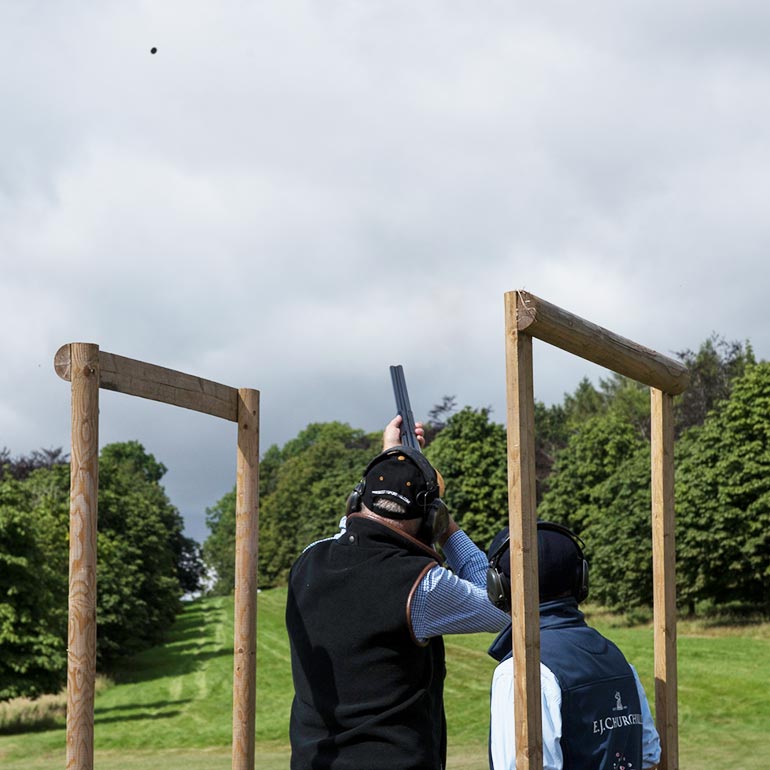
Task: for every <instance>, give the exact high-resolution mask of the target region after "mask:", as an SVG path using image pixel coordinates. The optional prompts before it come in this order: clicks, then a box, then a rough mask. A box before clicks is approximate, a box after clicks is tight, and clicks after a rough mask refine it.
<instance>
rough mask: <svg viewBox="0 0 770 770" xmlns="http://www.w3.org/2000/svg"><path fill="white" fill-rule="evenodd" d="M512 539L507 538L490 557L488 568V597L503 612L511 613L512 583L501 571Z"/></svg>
mask: <svg viewBox="0 0 770 770" xmlns="http://www.w3.org/2000/svg"><path fill="white" fill-rule="evenodd" d="M509 543H510V538H508V537H506V538H505V541H504V542H503V543H502V544H501V545H500V547H499V548H498V549H497V550H496V551H495V552H494V553H493V554H492V555H491V556H490V557H489V566H488V567H487V597H488V598H489V601H490V602H492V604H494V605H495V607H497V608H498V609H501V610H503V612H510V611H511V581H510V579H509V578H508V577H507V576H506V575H504V574H503V573H502V572H501V571H500V558H501V557H502V556H503V555H504V554H505V552H506V551H507V550H508V544H509Z"/></svg>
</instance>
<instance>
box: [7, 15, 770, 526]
mask: <svg viewBox="0 0 770 770" xmlns="http://www.w3.org/2000/svg"><path fill="white" fill-rule="evenodd" d="M768 39H770V5H769V4H768V3H766V2H758V1H757V2H750V1H749V0H745V1H741V0H736V1H735V2H730V3H728V2H713V1H709V0H699V1H698V2H688V1H687V0H682V1H680V2H677V3H664V2H645V3H641V2H634V3H632V2H622V1H619V0H611V1H609V0H608V1H607V2H594V3H588V4H586V3H574V2H546V3H536V4H534V3H526V4H525V3H510V2H488V3H478V2H444V3H440V2H431V1H428V2H421V3H413V2H408V3H407V2H399V1H398V0H395V1H393V0H391V1H390V2H377V0H369V1H368V2H335V1H334V0H327V1H325V2H309V1H308V2H298V1H296V0H281V2H245V0H244V1H241V2H237V1H236V0H217V2H200V1H199V0H184V2H182V1H181V0H163V1H162V2H159V1H158V0H147V1H146V2H137V1H135V0H128V1H126V0H122V1H121V2H112V1H111V0H100V2H85V1H78V0H69V2H67V3H57V2H43V1H42V0H37V1H35V0H2V2H0V73H1V74H0V148H1V149H0V259H1V260H2V281H1V282H0V307H1V308H2V318H3V323H2V331H1V332H0V354H1V355H2V361H3V365H2V366H0V448H2V447H3V446H6V447H7V448H8V449H9V450H10V451H11V453H12V454H13V455H18V454H22V453H28V452H30V451H32V450H34V449H37V448H40V447H56V446H64V447H65V448H67V449H68V446H69V441H70V438H69V425H70V412H69V408H70V407H69V386H68V384H67V383H65V382H63V381H62V380H60V379H58V378H57V376H56V374H55V372H54V369H53V356H54V353H55V352H56V350H57V349H58V348H59V346H60V345H62V344H63V343H67V342H73V341H83V342H95V343H97V344H98V345H99V346H100V348H101V349H103V350H106V351H110V352H113V353H119V354H121V355H124V356H128V357H131V358H137V359H140V360H143V361H149V362H152V363H157V364H160V365H163V366H166V367H169V368H174V369H179V370H181V371H185V372H190V373H192V374H196V375H199V376H201V377H205V378H208V379H212V380H216V381H218V382H223V383H225V384H227V385H231V386H234V387H253V388H257V389H258V390H260V391H261V401H262V433H261V445H262V448H263V449H266V448H267V447H268V446H270V445H271V444H274V443H278V444H283V443H284V442H285V441H286V440H288V439H290V438H292V437H293V436H295V435H296V434H297V432H298V431H299V430H300V429H302V428H303V427H304V426H305V425H307V424H308V423H309V422H314V421H324V420H332V419H338V420H342V421H345V422H349V423H350V424H351V425H353V426H355V427H360V428H364V429H367V430H375V429H378V428H380V427H381V426H382V425H383V424H384V423H385V422H386V421H387V420H388V419H389V418H390V417H391V416H392V414H393V412H394V407H393V400H392V398H393V397H392V391H391V387H390V380H389V375H388V365H389V364H393V363H402V364H404V367H405V370H406V376H407V383H408V385H409V389H410V394H411V397H412V406H413V408H414V411H415V413H416V416H417V417H418V418H420V417H423V416H425V415H426V413H427V411H428V410H429V409H430V407H431V406H432V405H433V404H435V403H436V402H438V401H439V400H440V399H441V397H442V396H443V395H444V394H453V395H455V396H456V397H457V400H458V402H459V404H460V405H464V404H470V405H472V406H488V405H489V406H492V407H493V410H494V411H493V416H494V417H496V418H497V419H498V420H500V421H503V419H504V415H505V382H504V348H503V294H504V292H506V291H509V290H513V289H518V288H525V289H527V290H529V291H531V292H533V293H534V294H537V295H538V296H540V297H543V298H544V299H547V300H549V301H550V302H553V303H555V304H557V305H559V306H561V307H563V308H565V309H566V310H569V311H571V312H573V313H576V314H577V315H580V316H583V317H584V318H587V319H589V320H591V321H593V322H594V323H597V324H600V325H602V326H605V327H608V328H610V329H612V330H613V331H615V332H616V333H618V334H621V335H623V336H625V337H629V338H631V339H633V340H635V341H637V342H639V343H641V344H643V345H646V346H648V347H651V348H654V349H656V350H658V351H660V352H662V353H666V354H670V353H671V352H672V351H676V350H682V349H684V348H693V349H694V348H697V347H698V346H699V345H700V343H701V342H703V341H704V340H705V339H706V338H707V337H708V336H709V335H710V334H711V333H712V332H717V333H719V334H721V335H723V336H724V337H726V338H727V339H730V340H732V339H738V340H745V339H748V340H750V341H751V343H752V344H753V346H754V349H755V352H756V354H757V356H758V357H760V358H767V357H768V356H770V323H769V321H770V301H769V300H768V291H767V290H768V283H769V281H768V277H767V274H768V268H767V262H768V260H767V256H768V253H770V216H768V202H769V201H770V181H769V179H770V173H769V172H770V138H769V135H768V128H767V126H768V124H769V123H770V102H769V98H770V46H768V44H767V41H768ZM152 47H157V53H156V54H154V55H153V54H151V53H150V49H151V48H152ZM600 374H601V371H600V370H598V369H596V368H595V367H592V366H591V365H588V364H585V363H583V362H581V361H579V360H577V359H573V358H571V357H570V356H568V355H567V354H564V353H562V352H560V351H556V350H553V349H549V348H548V347H547V346H545V345H543V344H541V343H538V342H536V343H535V391H536V397H537V398H539V399H541V400H543V401H545V402H546V403H553V402H555V401H560V400H561V399H562V397H563V395H564V393H565V392H570V391H572V390H574V388H575V386H576V385H577V383H578V382H579V380H580V378H581V377H582V376H584V375H587V376H589V377H591V378H592V379H593V380H596V378H597V377H598V376H599V375H600ZM235 430H236V429H235V425H234V424H232V423H227V422H224V421H220V420H217V419H216V418H213V417H208V416H205V415H200V414H196V413H193V412H187V411H185V410H182V409H177V408H175V407H171V406H166V405H160V404H155V403H153V402H149V401H142V400H139V399H135V398H130V397H128V396H123V395H119V394H114V393H109V392H106V391H102V401H101V417H100V439H101V443H102V444H105V443H108V442H112V441H120V440H128V439H138V440H139V441H141V442H142V443H143V444H144V446H145V447H146V448H147V449H148V450H149V451H151V452H152V453H153V454H155V456H156V457H157V458H158V459H159V460H160V461H162V462H163V463H165V464H166V465H167V466H168V468H169V472H168V474H167V476H166V477H165V484H166V489H167V491H168V493H169V495H170V497H171V499H172V501H173V502H174V503H175V504H176V505H177V506H178V507H179V509H180V510H181V511H182V513H183V514H184V516H185V520H186V524H187V533H188V534H189V535H191V536H192V537H195V538H196V539H198V540H203V539H204V538H205V536H206V528H205V524H204V511H205V509H206V507H208V506H211V505H212V504H214V503H215V502H216V501H217V500H218V499H219V498H220V497H221V496H222V495H223V494H224V493H225V492H227V491H228V490H229V489H230V488H232V485H233V484H234V480H235Z"/></svg>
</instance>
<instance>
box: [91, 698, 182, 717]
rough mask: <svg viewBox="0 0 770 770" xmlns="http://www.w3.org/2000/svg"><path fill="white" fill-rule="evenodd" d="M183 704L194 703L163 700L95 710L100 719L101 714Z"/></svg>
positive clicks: (123, 704) (95, 714)
mask: <svg viewBox="0 0 770 770" xmlns="http://www.w3.org/2000/svg"><path fill="white" fill-rule="evenodd" d="M183 703H192V698H183V699H181V700H161V701H154V702H153V703H121V704H120V705H119V706H106V707H103V708H95V709H94V716H95V717H96V718H97V719H98V718H99V717H100V715H101V714H111V713H112V712H115V711H139V710H140V709H144V710H147V709H163V708H167V707H168V706H172V705H173V706H180V705H182V704H183Z"/></svg>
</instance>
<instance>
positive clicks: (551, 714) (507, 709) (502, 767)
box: [489, 658, 564, 770]
mask: <svg viewBox="0 0 770 770" xmlns="http://www.w3.org/2000/svg"><path fill="white" fill-rule="evenodd" d="M540 705H541V710H542V719H543V770H563V767H564V757H563V755H562V752H561V730H562V721H561V688H560V687H559V683H558V681H557V680H556V677H555V676H554V674H553V672H552V671H551V669H549V668H548V667H547V666H545V665H543V664H542V663H541V664H540ZM515 712H516V710H515V706H514V701H513V659H512V658H508V659H507V660H504V661H503V662H502V663H501V664H500V665H499V666H498V667H497V668H496V669H495V673H494V675H493V676H492V693H491V699H490V719H489V756H490V759H491V763H492V768H493V770H515V768H516V730H515V725H514V715H515Z"/></svg>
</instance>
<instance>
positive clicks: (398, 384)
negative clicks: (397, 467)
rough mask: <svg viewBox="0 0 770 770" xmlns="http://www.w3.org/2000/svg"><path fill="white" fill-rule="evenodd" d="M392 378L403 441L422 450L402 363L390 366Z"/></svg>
mask: <svg viewBox="0 0 770 770" xmlns="http://www.w3.org/2000/svg"><path fill="white" fill-rule="evenodd" d="M390 379H391V380H392V382H393V395H394V396H395V397H396V410H397V411H398V413H399V414H400V415H401V443H402V444H403V446H408V447H410V448H411V449H416V450H417V451H418V452H421V451H422V450H421V449H420V443H419V441H417V436H416V435H415V432H414V430H415V428H414V415H413V414H412V407H411V406H410V404H409V392H408V391H407V389H406V379H405V378H404V367H403V366H401V364H398V365H397V366H391V367H390Z"/></svg>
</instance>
